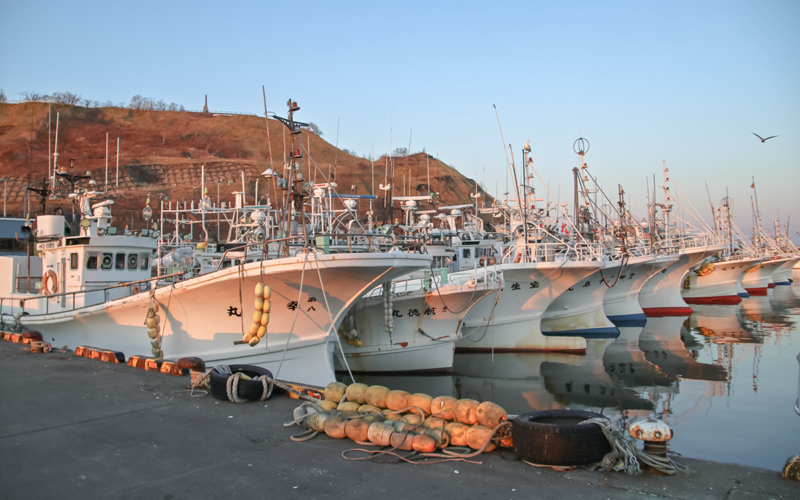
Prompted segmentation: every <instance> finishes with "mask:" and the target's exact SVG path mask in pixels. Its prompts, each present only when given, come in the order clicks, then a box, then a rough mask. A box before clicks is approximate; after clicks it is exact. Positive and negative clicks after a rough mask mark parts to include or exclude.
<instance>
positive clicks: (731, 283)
mask: <svg viewBox="0 0 800 500" xmlns="http://www.w3.org/2000/svg"><path fill="white" fill-rule="evenodd" d="M760 261H761V259H760V258H745V259H736V260H725V261H720V262H715V263H714V270H713V271H711V273H710V274H706V275H705V276H700V275H699V274H698V273H697V270H692V271H691V272H690V273H689V275H688V276H687V277H686V279H685V280H684V282H683V290H682V291H681V295H682V296H683V300H685V301H686V303H687V304H727V305H735V304H738V303H739V302H741V301H742V297H741V295H739V293H740V291H739V288H738V286H737V284H738V283H739V281H740V280H741V279H742V277H743V276H746V274H745V273H746V272H747V271H748V269H751V268H753V267H754V266H757V265H758V263H759V262H760ZM770 274H771V272H770ZM745 279H746V278H745ZM744 288H747V286H746V285H745V287H744ZM747 291H748V292H749V290H747Z"/></svg>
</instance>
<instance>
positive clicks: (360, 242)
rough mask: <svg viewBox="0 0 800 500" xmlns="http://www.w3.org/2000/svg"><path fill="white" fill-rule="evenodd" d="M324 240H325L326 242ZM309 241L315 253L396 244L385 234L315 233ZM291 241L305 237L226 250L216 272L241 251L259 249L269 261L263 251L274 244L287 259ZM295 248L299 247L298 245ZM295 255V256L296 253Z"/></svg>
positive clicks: (301, 240) (242, 245) (370, 250)
mask: <svg viewBox="0 0 800 500" xmlns="http://www.w3.org/2000/svg"><path fill="white" fill-rule="evenodd" d="M325 238H327V240H326V239H325ZM309 239H310V245H309V248H312V249H314V250H316V251H323V253H324V249H325V247H326V246H327V247H328V248H330V247H333V246H336V247H340V248H344V246H345V245H347V251H348V252H349V253H353V248H354V247H355V249H356V250H361V249H363V248H366V250H367V253H373V252H376V251H380V249H381V247H382V246H384V247H385V246H388V245H392V246H395V245H396V243H397V238H396V237H392V236H387V235H385V234H369V233H315V234H314V235H313V237H310V238H309ZM292 241H295V242H297V243H300V244H303V245H304V244H305V242H306V240H305V237H303V236H288V237H285V238H277V239H269V240H264V241H261V242H255V243H243V244H241V245H237V246H234V247H231V248H228V249H226V250H225V252H223V254H222V257H220V259H219V263H218V264H217V268H216V270H219V268H220V266H221V265H222V263H223V262H224V261H225V259H226V258H227V257H228V253H230V252H242V251H245V252H247V251H248V250H249V249H251V248H256V249H261V251H262V257H263V258H264V259H265V260H266V259H269V258H270V251H269V250H268V251H266V252H264V249H265V248H267V249H270V248H271V247H270V245H273V244H275V243H277V244H279V245H280V246H281V248H282V250H284V252H283V256H284V257H288V253H289V247H290V245H291V242H292ZM297 246H298V247H299V246H300V245H297ZM304 246H305V245H304ZM279 253H280V252H279ZM295 255H297V253H296V254H295Z"/></svg>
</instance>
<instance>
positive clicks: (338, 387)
mask: <svg viewBox="0 0 800 500" xmlns="http://www.w3.org/2000/svg"><path fill="white" fill-rule="evenodd" d="M346 390H347V385H345V384H343V383H341V382H331V383H330V384H328V385H326V386H325V399H327V400H328V401H333V402H335V403H338V402H339V401H341V400H342V396H344V391H346Z"/></svg>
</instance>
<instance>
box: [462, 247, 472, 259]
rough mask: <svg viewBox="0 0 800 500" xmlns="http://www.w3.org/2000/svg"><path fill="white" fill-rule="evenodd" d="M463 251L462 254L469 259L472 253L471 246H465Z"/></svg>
mask: <svg viewBox="0 0 800 500" xmlns="http://www.w3.org/2000/svg"><path fill="white" fill-rule="evenodd" d="M462 252H463V253H462V255H463V256H464V258H465V259H469V257H470V254H471V252H470V249H469V248H465V249H464V250H463V251H462Z"/></svg>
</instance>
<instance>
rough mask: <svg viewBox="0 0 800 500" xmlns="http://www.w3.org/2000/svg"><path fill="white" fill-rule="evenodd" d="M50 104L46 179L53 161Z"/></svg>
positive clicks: (48, 104)
mask: <svg viewBox="0 0 800 500" xmlns="http://www.w3.org/2000/svg"><path fill="white" fill-rule="evenodd" d="M50 106H51V104H50V103H47V177H50V175H51V174H50V164H51V162H52V161H53V157H52V153H53V145H52V140H53V135H52V134H51V133H50V119H51V117H52V113H51V112H50ZM3 216H5V214H3Z"/></svg>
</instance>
